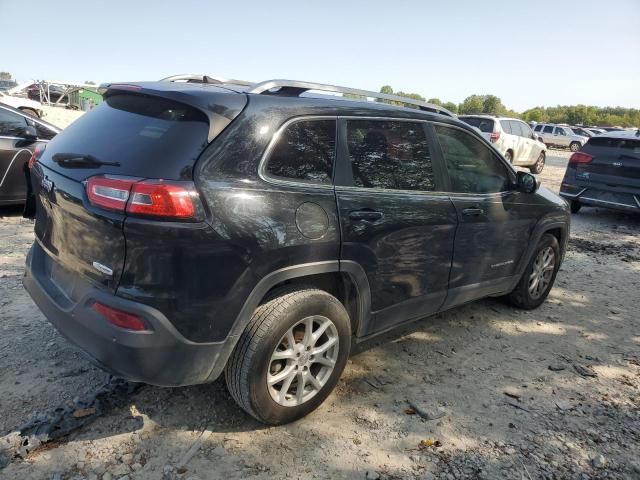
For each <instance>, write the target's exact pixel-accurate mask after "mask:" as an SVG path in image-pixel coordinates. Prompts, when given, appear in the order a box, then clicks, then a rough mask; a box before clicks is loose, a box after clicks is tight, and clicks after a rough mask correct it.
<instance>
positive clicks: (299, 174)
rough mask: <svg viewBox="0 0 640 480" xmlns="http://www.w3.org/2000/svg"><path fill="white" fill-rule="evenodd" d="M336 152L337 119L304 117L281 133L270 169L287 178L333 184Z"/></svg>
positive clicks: (268, 168)
mask: <svg viewBox="0 0 640 480" xmlns="http://www.w3.org/2000/svg"><path fill="white" fill-rule="evenodd" d="M335 152H336V121H335V120H301V121H298V122H295V123H292V124H290V125H289V126H287V127H286V128H285V129H284V131H283V132H282V133H280V136H279V137H278V140H277V143H276V144H275V146H274V148H273V150H272V151H271V155H270V156H269V160H268V162H267V167H266V172H267V173H268V175H269V176H270V177H275V178H280V179H283V180H298V181H303V182H310V183H319V184H330V183H331V175H332V171H333V162H334V159H335V155H336V153H335Z"/></svg>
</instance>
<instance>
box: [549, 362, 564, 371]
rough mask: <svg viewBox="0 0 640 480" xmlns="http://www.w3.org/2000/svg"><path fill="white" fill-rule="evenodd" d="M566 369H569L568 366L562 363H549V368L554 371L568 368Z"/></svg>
mask: <svg viewBox="0 0 640 480" xmlns="http://www.w3.org/2000/svg"><path fill="white" fill-rule="evenodd" d="M566 369H567V366H566V365H562V364H560V363H553V364H551V365H549V370H551V371H552V372H561V371H562V370H566Z"/></svg>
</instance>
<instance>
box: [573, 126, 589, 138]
mask: <svg viewBox="0 0 640 480" xmlns="http://www.w3.org/2000/svg"><path fill="white" fill-rule="evenodd" d="M569 129H570V130H571V131H573V133H575V134H576V135H580V136H582V137H588V138H591V137H593V136H594V135H595V133H594V132H592V131H591V130H588V129H586V128H583V127H569Z"/></svg>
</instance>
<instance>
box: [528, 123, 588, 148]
mask: <svg viewBox="0 0 640 480" xmlns="http://www.w3.org/2000/svg"><path fill="white" fill-rule="evenodd" d="M533 131H534V132H536V133H537V134H538V135H539V136H540V139H541V140H542V141H543V142H544V143H545V145H546V146H547V147H560V148H568V149H569V150H571V151H572V152H577V151H578V150H580V149H581V148H582V146H583V145H584V144H585V143H587V140H589V138H588V137H583V136H582V135H576V134H575V133H573V130H571V129H570V128H569V127H564V126H562V125H554V124H551V123H539V124H537V125H536V126H535V127H534V128H533Z"/></svg>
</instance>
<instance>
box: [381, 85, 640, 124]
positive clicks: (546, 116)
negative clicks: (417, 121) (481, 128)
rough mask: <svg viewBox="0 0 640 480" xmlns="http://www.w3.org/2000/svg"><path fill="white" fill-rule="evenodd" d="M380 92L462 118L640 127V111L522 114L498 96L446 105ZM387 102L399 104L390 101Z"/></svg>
mask: <svg viewBox="0 0 640 480" xmlns="http://www.w3.org/2000/svg"><path fill="white" fill-rule="evenodd" d="M380 93H386V94H391V95H398V96H400V97H407V98H412V99H414V100H420V101H423V102H428V103H433V104H435V105H439V106H441V107H444V108H446V109H447V110H449V111H450V112H453V113H457V114H458V115H464V114H472V113H484V114H490V115H505V116H509V117H514V118H520V119H522V120H525V121H527V122H531V121H535V122H549V123H568V124H569V125H597V126H601V127H615V126H621V127H638V128H640V110H639V109H637V108H623V107H594V106H590V105H558V106H557V107H535V108H531V109H529V110H525V111H524V112H522V113H519V112H516V111H514V110H510V109H508V108H507V107H505V106H504V104H503V103H502V100H501V99H500V97H497V96H495V95H469V96H468V97H467V98H465V99H464V100H463V101H462V103H458V104H456V103H454V102H443V101H442V100H440V99H439V98H429V99H425V97H423V96H422V95H420V94H417V93H405V92H402V91H399V92H394V90H393V88H392V87H391V86H389V85H384V86H383V87H382V88H381V89H380ZM380 101H381V102H385V103H392V104H395V103H397V104H399V105H401V103H400V102H393V101H389V100H380Z"/></svg>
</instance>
